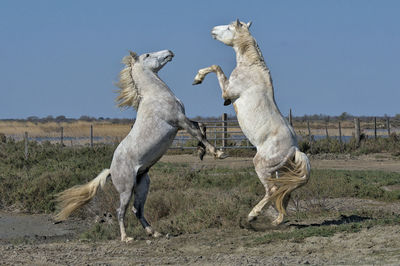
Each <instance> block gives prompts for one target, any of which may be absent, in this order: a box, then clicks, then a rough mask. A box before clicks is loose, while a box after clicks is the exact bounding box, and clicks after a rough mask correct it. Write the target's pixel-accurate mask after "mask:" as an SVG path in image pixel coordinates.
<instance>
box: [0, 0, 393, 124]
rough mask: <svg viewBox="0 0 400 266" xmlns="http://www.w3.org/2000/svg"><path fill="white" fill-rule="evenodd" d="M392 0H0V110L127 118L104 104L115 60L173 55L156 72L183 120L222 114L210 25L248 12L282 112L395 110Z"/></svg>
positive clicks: (218, 58) (228, 55)
mask: <svg viewBox="0 0 400 266" xmlns="http://www.w3.org/2000/svg"><path fill="white" fill-rule="evenodd" d="M399 14H400V1H378V0H376V1H364V0H359V1H357V0H352V1H347V0H343V1H339V0H336V1H320V0H315V1H311V0H309V1H233V0H230V1H217V0H213V1H208V0H207V1H183V0H182V1H99V0H97V1H93V0H92V1H87V0H86V1H54V0H48V1H41V0H35V1H28V0H26V1H18V0H15V1H11V0H2V1H1V2H0V119H4V118H26V117H28V116H39V117H45V116H48V115H52V116H58V115H65V116H67V117H74V118H79V117H80V116H82V115H88V116H94V117H111V118H131V117H134V116H135V112H134V111H133V110H125V111H121V110H119V109H118V108H117V107H116V106H115V102H114V99H115V96H116V94H115V93H114V91H115V89H116V87H115V86H114V85H113V82H116V81H117V78H118V72H119V71H120V69H121V68H122V65H121V64H120V61H121V58H122V57H123V56H124V55H126V54H127V53H128V50H133V51H135V52H137V53H139V54H141V53H145V52H151V51H157V50H162V49H170V50H172V51H173V52H174V53H175V57H174V59H173V60H172V61H171V62H170V63H168V64H167V65H166V66H165V67H164V69H162V70H161V71H160V76H161V78H162V79H163V80H164V81H165V82H166V83H167V84H168V86H169V87H170V88H171V89H172V90H173V91H174V92H175V94H176V95H177V96H178V97H179V98H180V99H181V100H182V101H183V103H184V104H185V107H186V113H187V115H188V116H189V117H194V116H197V115H200V116H219V115H220V114H221V113H223V112H227V113H229V114H233V113H234V111H233V108H232V107H231V106H229V107H224V106H223V101H222V99H221V94H220V89H219V86H218V83H217V80H216V77H215V75H214V74H211V75H209V76H208V77H207V78H206V80H205V81H204V83H203V84H202V85H198V86H192V85H191V84H192V80H193V78H194V76H195V74H196V72H197V70H198V69H199V68H202V67H206V66H209V65H211V64H219V65H221V67H222V69H223V70H224V71H225V73H226V74H227V75H229V74H230V72H231V71H232V69H233V68H234V65H235V59H234V52H233V49H232V48H230V47H228V46H225V45H223V44H221V43H219V42H218V41H216V40H213V39H212V38H211V36H210V30H211V28H212V27H213V26H215V25H221V24H227V23H229V22H231V21H233V20H235V19H236V18H239V19H240V20H242V21H246V22H247V21H249V20H251V21H253V25H252V27H251V32H252V34H253V36H254V37H255V38H256V40H257V41H258V43H259V46H260V48H261V50H262V52H263V55H264V58H265V60H266V62H267V65H268V66H269V67H270V69H271V73H272V78H273V80H274V85H275V97H276V100H277V103H278V106H279V108H280V109H281V111H282V113H284V114H287V113H288V111H289V108H292V109H293V113H294V115H304V114H321V113H322V114H327V115H340V114H341V113H342V112H348V113H350V114H353V115H384V114H388V115H395V114H398V113H400V104H399V101H400V85H399V83H400V82H399V77H400V75H399V71H400V15H399Z"/></svg>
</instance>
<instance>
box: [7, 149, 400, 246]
mask: <svg viewBox="0 0 400 266" xmlns="http://www.w3.org/2000/svg"><path fill="white" fill-rule="evenodd" d="M29 145H30V146H29V150H30V154H29V158H28V159H27V160H26V159H25V158H24V156H23V150H24V146H23V143H22V142H12V141H7V143H0V207H3V208H6V207H8V208H10V207H13V208H14V209H16V208H18V209H20V210H24V211H28V212H45V213H51V212H53V211H54V208H55V206H54V203H53V201H52V199H53V198H54V195H55V194H56V193H58V192H60V191H63V190H64V189H66V188H69V187H72V186H74V185H77V184H83V183H85V182H88V181H90V180H92V179H93V178H94V177H95V176H97V174H98V173H99V172H100V171H101V170H102V169H103V168H108V167H109V166H110V163H111V159H112V154H113V151H114V148H115V147H113V146H95V148H94V149H91V148H89V147H81V148H66V147H61V146H59V145H52V144H49V143H44V144H40V145H39V144H37V143H35V142H32V143H30V144H29ZM149 175H150V179H151V185H150V191H149V194H148V200H147V202H146V205H145V215H146V217H147V218H148V220H149V221H150V223H151V224H152V225H153V226H154V228H155V229H156V230H159V231H160V232H161V233H170V234H173V235H178V234H182V233H196V232H200V231H201V230H205V229H207V228H239V227H240V221H241V219H243V218H245V217H246V216H247V214H248V213H249V212H250V210H251V209H252V208H253V207H254V206H255V205H256V204H257V202H258V201H259V200H261V199H262V197H263V196H264V194H265V191H264V188H263V186H262V185H261V183H260V181H259V180H258V178H257V176H256V174H255V172H254V169H253V168H241V169H228V168H205V169H202V170H198V169H192V168H191V167H189V166H188V165H186V164H173V163H161V162H159V163H157V164H156V165H155V166H154V167H153V168H151V170H150V173H149ZM397 184H400V174H399V173H387V172H380V171H343V170H314V169H313V170H312V172H311V178H310V180H309V182H308V184H307V185H305V186H304V187H302V188H300V189H298V190H296V191H295V192H294V193H293V194H292V196H293V198H294V199H295V202H296V201H297V203H299V204H300V205H301V204H303V205H304V206H299V208H298V211H297V212H294V213H289V219H293V218H295V219H296V218H297V219H300V220H304V219H306V218H307V215H310V213H311V215H325V214H324V212H329V210H327V209H326V208H324V201H325V200H326V199H329V198H342V197H354V198H370V199H375V200H380V201H396V200H399V199H400V192H399V191H391V192H388V191H385V190H383V189H381V187H382V186H388V185H397ZM300 202H301V203H300ZM117 205H118V195H117V192H116V191H115V189H114V187H113V185H112V184H111V182H108V183H107V186H106V189H105V190H104V191H101V190H99V192H98V193H97V195H96V197H95V198H94V199H93V200H92V201H91V202H90V203H89V204H88V205H87V207H86V208H85V209H83V211H80V212H77V214H78V215H82V216H83V217H88V216H91V217H93V216H95V215H102V213H105V212H109V213H111V214H113V216H114V217H115V209H116V206H117ZM75 215H76V214H75ZM126 224H127V232H128V234H129V235H130V236H133V237H136V238H143V237H145V233H144V230H143V229H142V228H141V225H139V223H138V221H137V219H136V217H134V215H133V213H132V212H131V211H130V207H129V209H128V211H127V219H126ZM340 228H342V229H340ZM340 228H339V229H337V228H336V227H335V228H334V229H332V228H330V227H324V228H321V229H315V228H314V229H304V228H302V229H301V230H304V231H300V232H297V233H296V234H299V236H297V238H299V239H301V237H302V236H301V234H303V237H306V236H308V235H312V234H317V233H318V234H320V235H323V234H331V233H332V231H331V230H334V232H336V231H337V230H354V228H347V227H340ZM346 228H347V229H346ZM299 230H300V229H299ZM318 230H323V231H321V232H320V231H318ZM316 232H317V233H316ZM282 233H283V232H282ZM286 233H289V232H286ZM118 237H119V229H118V225H117V223H116V222H115V223H114V224H113V225H108V224H99V225H97V224H96V225H94V227H93V228H92V229H90V231H89V232H88V233H87V234H84V235H82V238H84V239H92V240H95V239H109V238H112V239H115V238H118ZM276 237H277V238H279V237H286V236H276Z"/></svg>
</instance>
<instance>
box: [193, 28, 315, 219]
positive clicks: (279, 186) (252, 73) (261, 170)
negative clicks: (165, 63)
mask: <svg viewBox="0 0 400 266" xmlns="http://www.w3.org/2000/svg"><path fill="white" fill-rule="evenodd" d="M250 25H251V23H243V22H240V21H239V20H237V21H235V22H233V23H231V24H229V25H222V26H216V27H214V28H213V29H212V31H211V35H212V36H213V37H214V38H215V39H217V40H218V41H221V42H222V43H224V44H226V45H228V46H232V47H233V49H234V50H235V52H236V63H237V65H236V68H235V69H234V70H233V71H232V74H231V75H230V77H229V79H228V78H227V77H226V76H225V74H224V72H223V71H222V69H221V67H219V66H217V65H213V66H211V67H207V68H203V69H200V70H199V72H198V74H197V75H196V77H195V78H194V82H193V84H199V83H201V82H202V81H203V79H204V78H205V76H206V75H207V74H208V73H211V72H215V73H216V74H217V78H218V81H219V85H220V87H221V90H222V98H223V99H224V100H225V103H224V104H225V105H229V104H231V103H232V104H233V107H234V108H235V112H236V116H237V119H238V121H239V125H240V127H241V129H242V131H243V133H244V134H245V135H246V136H247V138H248V139H249V140H250V142H251V143H252V144H253V145H254V146H256V148H257V154H256V156H255V157H254V159H253V162H254V166H255V170H256V172H257V175H258V178H259V179H260V181H261V183H262V184H263V185H264V187H265V196H264V198H263V199H262V200H261V201H260V202H259V203H258V204H257V205H256V206H255V207H254V208H253V210H252V211H251V212H250V213H249V215H248V220H250V221H251V220H253V219H255V218H256V217H257V216H258V215H259V214H260V212H261V209H262V208H263V207H264V206H265V205H266V204H269V203H271V202H273V201H275V206H276V208H277V209H278V211H279V215H278V217H276V219H275V220H274V221H273V224H274V225H277V224H280V223H281V222H282V221H283V216H284V214H285V210H286V207H287V204H288V200H289V197H290V193H291V192H292V191H293V190H295V189H296V188H298V187H300V186H302V185H304V184H305V183H307V181H308V178H309V174H310V162H309V160H308V158H307V156H306V155H305V154H304V153H302V152H301V151H300V150H299V149H298V148H297V140H296V134H295V132H294V130H293V128H292V127H291V126H290V125H289V123H288V122H287V121H286V119H285V118H284V117H283V116H282V114H281V112H280V111H279V109H278V106H277V105H276V102H275V98H274V87H273V85H272V79H271V76H270V72H269V69H268V67H267V65H266V64H265V61H264V58H263V56H262V54H261V51H260V49H259V48H258V45H257V43H256V41H255V39H254V38H253V36H251V34H250V32H249V28H250Z"/></svg>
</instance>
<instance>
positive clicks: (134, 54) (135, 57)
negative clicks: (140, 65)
mask: <svg viewBox="0 0 400 266" xmlns="http://www.w3.org/2000/svg"><path fill="white" fill-rule="evenodd" d="M129 54H130V55H131V56H132V58H133V60H135V61H136V59H137V58H138V55H137V54H136V53H135V52H132V51H129Z"/></svg>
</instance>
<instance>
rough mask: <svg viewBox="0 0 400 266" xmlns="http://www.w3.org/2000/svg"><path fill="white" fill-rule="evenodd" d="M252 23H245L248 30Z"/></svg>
mask: <svg viewBox="0 0 400 266" xmlns="http://www.w3.org/2000/svg"><path fill="white" fill-rule="evenodd" d="M252 23H253V22H251V21H249V22H247V24H246V25H247V28H248V29H249V28H250V26H251V24H252Z"/></svg>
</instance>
